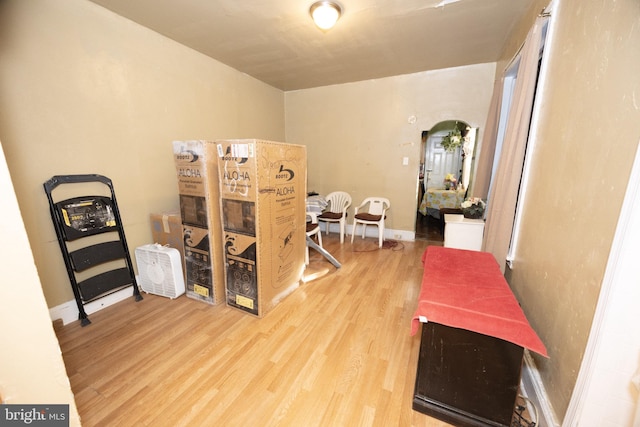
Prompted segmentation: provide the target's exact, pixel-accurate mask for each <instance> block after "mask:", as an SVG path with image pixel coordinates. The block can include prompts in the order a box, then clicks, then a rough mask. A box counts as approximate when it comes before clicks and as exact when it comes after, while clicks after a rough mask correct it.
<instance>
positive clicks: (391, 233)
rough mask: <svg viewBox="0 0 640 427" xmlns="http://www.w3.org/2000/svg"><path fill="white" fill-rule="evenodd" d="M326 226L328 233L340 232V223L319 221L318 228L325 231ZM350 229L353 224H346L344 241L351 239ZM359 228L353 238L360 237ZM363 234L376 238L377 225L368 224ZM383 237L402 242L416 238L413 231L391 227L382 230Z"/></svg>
mask: <svg viewBox="0 0 640 427" xmlns="http://www.w3.org/2000/svg"><path fill="white" fill-rule="evenodd" d="M327 226H329V233H336V234H338V233H340V225H339V224H337V223H321V224H320V230H321V231H322V232H323V233H326V231H327V229H326V227H327ZM360 227H361V226H360ZM352 230H353V225H347V226H346V229H345V233H346V235H345V237H344V239H345V241H346V240H349V241H351V231H352ZM360 230H361V228H358V234H356V236H355V238H358V237H360V238H362V231H360ZM365 236H366V237H373V238H378V227H376V226H375V225H371V226H368V227H367V230H366V234H365ZM384 238H385V239H389V240H401V241H404V242H413V241H414V240H416V233H415V231H406V230H393V229H389V228H387V229H385V230H384Z"/></svg>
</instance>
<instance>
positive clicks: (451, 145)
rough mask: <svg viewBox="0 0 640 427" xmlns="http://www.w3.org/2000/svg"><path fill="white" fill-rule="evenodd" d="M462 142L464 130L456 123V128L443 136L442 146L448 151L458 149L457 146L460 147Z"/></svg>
mask: <svg viewBox="0 0 640 427" xmlns="http://www.w3.org/2000/svg"><path fill="white" fill-rule="evenodd" d="M462 142H463V140H462V132H460V129H458V126H457V123H456V127H455V129H453V130H452V131H451V132H449V133H448V134H447V135H445V136H444V137H443V138H442V147H443V148H444V149H445V150H446V151H456V148H458V147H460V146H461V145H462Z"/></svg>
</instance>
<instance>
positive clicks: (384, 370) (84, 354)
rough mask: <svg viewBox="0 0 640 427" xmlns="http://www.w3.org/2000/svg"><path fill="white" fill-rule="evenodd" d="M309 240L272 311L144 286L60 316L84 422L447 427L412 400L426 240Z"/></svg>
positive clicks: (62, 340)
mask: <svg viewBox="0 0 640 427" xmlns="http://www.w3.org/2000/svg"><path fill="white" fill-rule="evenodd" d="M323 240H324V246H325V248H327V249H328V250H329V251H330V252H331V253H333V254H334V255H335V256H336V258H337V259H338V260H340V261H341V262H342V264H343V266H342V268H341V269H338V270H336V269H335V268H334V267H333V266H332V265H331V264H329V263H328V262H327V261H326V260H324V258H322V257H321V256H320V255H319V254H318V253H317V252H315V251H311V264H310V270H311V271H314V272H323V271H326V272H327V274H326V275H324V276H323V277H321V278H318V279H315V280H313V281H311V282H308V283H305V284H303V285H302V286H301V287H300V288H298V289H297V290H295V291H294V292H293V293H292V294H291V295H290V296H288V297H287V298H286V299H284V300H283V301H282V302H281V303H280V304H279V305H278V306H277V307H276V308H275V309H273V310H272V311H271V312H269V313H268V314H267V315H266V316H265V317H264V318H262V319H258V318H256V317H254V316H251V315H249V314H246V313H244V312H241V311H238V310H235V309H232V308H229V307H226V306H225V305H218V306H210V305H207V304H204V303H202V302H199V301H195V300H192V299H190V298H187V297H185V296H182V297H180V298H178V299H176V300H169V299H166V298H163V297H159V296H154V295H146V294H144V300H143V301H140V302H137V303H136V302H134V301H133V298H131V299H128V300H126V301H123V302H121V303H118V304H116V305H113V306H111V307H108V308H105V309H103V310H101V311H100V312H98V313H95V314H93V315H91V316H90V319H91V321H92V324H91V325H89V326H87V327H84V328H82V327H80V325H79V322H75V323H73V324H70V325H67V326H64V327H63V326H59V325H56V333H57V335H58V338H59V340H60V345H61V348H62V353H63V357H64V360H65V363H66V366H67V371H68V374H69V377H70V380H71V386H72V389H73V392H74V393H75V397H76V403H77V406H78V410H79V412H80V416H81V419H82V423H83V425H84V426H141V425H149V426H305V427H306V426H403V427H404V426H428V427H438V426H448V425H449V424H446V423H443V422H441V421H438V420H435V419H433V418H429V417H427V416H426V415H423V414H421V413H419V412H416V411H414V410H412V409H411V402H412V395H413V387H414V380H415V370H416V363H417V356H418V347H419V337H418V336H417V335H416V336H414V337H412V336H411V335H410V322H411V317H412V316H413V313H414V310H415V308H416V301H417V297H418V293H419V288H420V282H421V277H422V266H421V262H420V256H421V255H422V253H423V251H424V249H425V248H426V246H427V244H430V243H432V244H439V245H441V244H442V242H428V241H416V242H413V243H410V242H397V243H398V244H397V245H396V246H395V247H391V248H383V249H378V248H377V244H376V243H377V242H375V241H374V239H365V240H361V239H360V238H359V237H358V238H356V242H354V244H353V245H351V244H350V243H348V242H347V241H346V242H345V243H344V244H343V245H340V243H339V239H338V238H337V236H336V235H335V234H330V235H329V236H328V237H327V236H326V235H323Z"/></svg>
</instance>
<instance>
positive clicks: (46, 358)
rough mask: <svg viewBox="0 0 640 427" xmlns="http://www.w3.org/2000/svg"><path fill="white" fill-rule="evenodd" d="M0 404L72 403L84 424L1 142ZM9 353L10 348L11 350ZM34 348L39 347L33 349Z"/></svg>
mask: <svg viewBox="0 0 640 427" xmlns="http://www.w3.org/2000/svg"><path fill="white" fill-rule="evenodd" d="M0 200H2V221H0V236H2V239H3V241H4V242H10V244H6V243H3V244H2V245H0V268H1V269H2V285H1V286H0V301H1V302H2V303H1V308H0V324H2V325H3V327H2V351H0V402H1V403H7V404H25V405H26V404H28V405H36V404H68V405H69V417H70V422H69V425H71V426H78V425H80V420H79V417H78V410H77V408H76V405H75V401H74V398H73V393H72V392H71V385H70V384H69V378H68V377H67V372H66V370H65V367H64V362H63V360H62V355H61V352H60V345H59V344H58V340H57V338H56V335H55V332H54V330H53V327H52V325H51V320H50V319H49V315H48V312H47V304H46V302H45V300H44V296H43V295H42V291H41V289H40V280H39V278H38V272H37V271H36V268H35V265H34V262H33V255H32V254H31V249H30V248H29V241H28V240H27V234H26V232H25V229H24V223H23V222H22V218H21V216H20V209H19V208H18V201H17V199H16V195H15V192H14V189H13V186H12V183H11V178H10V177H9V169H8V168H7V164H6V161H5V158H4V154H3V150H2V144H1V143H0ZM9 348H10V349H11V351H7V349H9ZM34 349H36V351H34Z"/></svg>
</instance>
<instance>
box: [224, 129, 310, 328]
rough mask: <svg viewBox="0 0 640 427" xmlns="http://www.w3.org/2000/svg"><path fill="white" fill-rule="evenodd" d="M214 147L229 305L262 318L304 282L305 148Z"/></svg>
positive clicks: (253, 143) (266, 144) (247, 143)
mask: <svg viewBox="0 0 640 427" xmlns="http://www.w3.org/2000/svg"><path fill="white" fill-rule="evenodd" d="M216 142H217V149H218V160H219V164H218V173H219V176H220V197H221V210H222V213H221V217H222V228H223V235H224V248H225V250H224V253H225V261H226V271H225V273H226V274H225V278H226V295H227V304H228V305H230V306H232V307H235V308H238V309H240V310H243V311H246V312H248V313H251V314H254V315H256V316H259V317H262V316H264V315H265V314H266V313H267V312H269V311H270V310H271V309H272V308H273V307H275V306H276V305H277V304H278V303H279V302H280V300H282V299H283V298H284V297H285V296H287V295H289V294H290V293H291V292H293V291H294V290H295V289H296V288H297V287H298V286H299V285H300V281H301V279H302V274H303V271H304V267H305V263H304V261H305V250H306V209H305V204H306V184H307V152H306V147H305V146H302V145H292V144H285V143H281V142H273V141H262V140H255V139H243V140H227V141H216Z"/></svg>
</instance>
